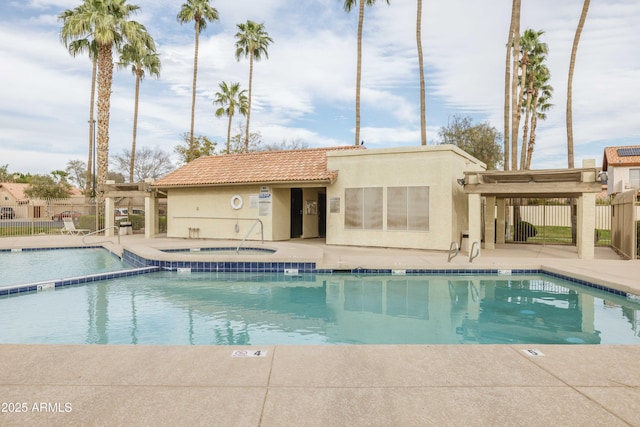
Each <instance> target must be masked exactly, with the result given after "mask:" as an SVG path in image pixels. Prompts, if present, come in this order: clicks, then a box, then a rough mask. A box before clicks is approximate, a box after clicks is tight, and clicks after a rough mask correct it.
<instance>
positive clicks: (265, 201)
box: [258, 193, 271, 216]
mask: <svg viewBox="0 0 640 427" xmlns="http://www.w3.org/2000/svg"><path fill="white" fill-rule="evenodd" d="M270 215H271V193H260V194H258V216H270Z"/></svg>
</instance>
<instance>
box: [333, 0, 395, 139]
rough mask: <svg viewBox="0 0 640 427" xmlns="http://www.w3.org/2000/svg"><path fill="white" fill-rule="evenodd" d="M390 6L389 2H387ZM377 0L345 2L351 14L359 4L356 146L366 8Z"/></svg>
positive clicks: (358, 135)
mask: <svg viewBox="0 0 640 427" xmlns="http://www.w3.org/2000/svg"><path fill="white" fill-rule="evenodd" d="M386 2H387V4H389V0H386ZM375 3H376V0H360V2H358V0H344V6H343V7H344V10H345V12H347V13H349V12H351V10H353V9H354V8H355V6H356V4H358V53H357V67H356V131H355V133H356V135H355V136H356V142H355V145H360V86H361V81H362V27H363V24H364V7H365V5H366V6H373V5H374V4H375Z"/></svg>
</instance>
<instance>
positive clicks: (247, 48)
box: [236, 21, 273, 153]
mask: <svg viewBox="0 0 640 427" xmlns="http://www.w3.org/2000/svg"><path fill="white" fill-rule="evenodd" d="M237 27H238V32H237V33H236V39H237V40H236V60H238V61H240V58H241V57H243V56H244V57H245V58H249V102H248V105H247V129H246V132H245V140H244V148H245V152H247V153H248V152H249V121H250V120H251V88H252V87H253V61H254V60H256V61H259V60H261V59H262V57H263V56H264V58H265V59H268V58H269V52H268V50H267V48H268V47H269V44H270V43H273V40H272V39H271V37H269V34H268V33H267V32H266V31H265V30H264V24H258V23H256V22H253V21H247V22H246V23H244V24H238V25H237Z"/></svg>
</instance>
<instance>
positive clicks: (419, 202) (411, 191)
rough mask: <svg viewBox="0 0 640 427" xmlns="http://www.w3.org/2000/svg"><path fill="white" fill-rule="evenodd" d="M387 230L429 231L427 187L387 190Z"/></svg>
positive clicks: (391, 188)
mask: <svg viewBox="0 0 640 427" xmlns="http://www.w3.org/2000/svg"><path fill="white" fill-rule="evenodd" d="M387 230H410V231H429V187H389V188H388V189H387Z"/></svg>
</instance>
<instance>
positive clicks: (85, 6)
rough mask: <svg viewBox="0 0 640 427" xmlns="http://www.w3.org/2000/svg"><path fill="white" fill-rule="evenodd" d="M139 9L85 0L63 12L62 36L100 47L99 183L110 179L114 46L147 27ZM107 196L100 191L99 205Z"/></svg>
mask: <svg viewBox="0 0 640 427" xmlns="http://www.w3.org/2000/svg"><path fill="white" fill-rule="evenodd" d="M138 10H139V7H138V6H134V5H129V4H127V3H126V0H84V2H83V3H82V4H81V5H80V6H78V7H76V8H75V9H73V10H70V11H69V10H67V11H65V12H63V13H62V14H61V15H59V19H60V20H62V23H63V24H62V29H61V30H60V38H61V40H62V41H63V43H65V45H66V46H69V43H72V42H73V41H74V40H79V39H93V40H95V42H96V45H97V47H98V56H97V63H98V141H97V148H98V150H97V151H98V161H97V162H98V185H99V186H102V185H104V183H105V181H106V180H107V174H108V165H109V113H110V109H111V84H112V81H113V48H114V46H115V47H116V48H117V47H118V46H120V45H122V44H123V43H126V42H127V41H133V40H135V39H136V37H138V36H139V34H140V31H141V29H144V26H143V25H142V24H140V23H138V22H136V21H132V20H130V19H129V18H130V16H131V15H132V14H134V13H135V12H137V11H138ZM103 203H104V196H103V195H102V192H98V204H99V206H101V208H102V207H103Z"/></svg>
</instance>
